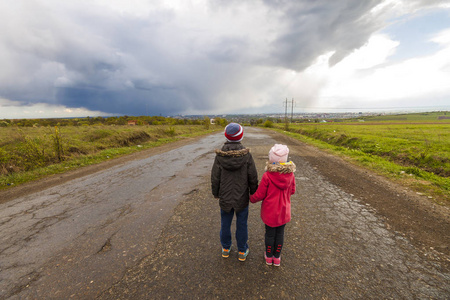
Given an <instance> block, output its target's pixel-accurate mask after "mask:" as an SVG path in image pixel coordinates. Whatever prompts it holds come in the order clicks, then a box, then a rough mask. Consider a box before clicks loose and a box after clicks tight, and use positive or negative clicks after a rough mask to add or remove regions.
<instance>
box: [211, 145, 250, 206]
mask: <svg viewBox="0 0 450 300" xmlns="http://www.w3.org/2000/svg"><path fill="white" fill-rule="evenodd" d="M257 188H258V174H257V172H256V167H255V162H254V161H253V157H252V155H251V154H250V151H249V149H247V148H245V147H244V146H243V145H242V144H241V143H239V142H237V143H236V142H226V143H225V144H224V145H223V147H222V149H221V150H216V158H215V160H214V165H213V167H212V170H211V189H212V194H213V195H214V197H215V198H219V199H220V200H219V205H220V208H221V209H222V210H224V211H226V212H230V211H231V209H232V208H234V210H235V211H237V212H239V211H241V210H243V209H244V208H246V207H247V206H248V202H249V198H250V196H249V194H253V193H254V192H256V190H257Z"/></svg>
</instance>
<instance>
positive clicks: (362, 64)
mask: <svg viewBox="0 0 450 300" xmlns="http://www.w3.org/2000/svg"><path fill="white" fill-rule="evenodd" d="M449 33H450V31H445V32H442V33H440V34H439V35H437V36H436V37H435V38H434V39H433V41H436V42H440V43H441V44H443V45H445V46H446V47H445V48H444V49H442V50H441V51H439V52H437V53H435V54H433V55H429V56H425V57H420V58H414V59H408V60H405V61H402V62H399V63H394V64H390V63H389V60H388V58H389V56H390V55H392V54H393V53H394V51H395V47H397V45H398V43H397V42H396V41H393V40H390V39H389V38H388V37H387V36H382V35H375V36H373V37H372V38H371V39H370V40H369V43H368V44H367V45H366V46H364V47H362V48H361V49H359V50H357V51H355V52H354V53H353V54H351V55H349V56H348V57H347V58H345V59H344V60H343V61H341V62H340V63H339V64H337V65H336V66H334V67H332V68H329V69H327V67H326V66H325V65H324V64H323V62H322V63H321V64H320V65H319V66H320V68H319V67H318V66H315V68H316V69H318V70H320V74H322V76H324V77H326V80H327V85H326V87H325V88H324V89H323V90H322V91H321V93H320V96H319V99H320V102H321V104H322V105H324V106H327V107H338V106H339V105H344V106H347V107H355V108H358V107H369V108H373V107H380V108H383V107H385V108H388V107H393V106H403V107H409V106H418V105H423V106H432V105H436V106H437V105H442V104H444V103H443V100H442V99H443V98H445V97H447V99H449V98H448V97H449V96H450V86H449V84H448V83H449V82H450V72H449V66H450V44H449V43H448V41H449V35H450V34H449ZM417 99H421V100H417ZM363 100H364V101H363ZM393 101H396V102H393ZM449 102H450V100H448V102H447V105H448V104H449Z"/></svg>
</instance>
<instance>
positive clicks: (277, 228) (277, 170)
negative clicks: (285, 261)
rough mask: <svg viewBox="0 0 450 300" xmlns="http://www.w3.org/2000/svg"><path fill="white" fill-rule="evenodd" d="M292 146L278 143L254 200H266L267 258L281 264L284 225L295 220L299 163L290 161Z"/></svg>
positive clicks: (251, 198) (264, 201)
mask: <svg viewBox="0 0 450 300" xmlns="http://www.w3.org/2000/svg"><path fill="white" fill-rule="evenodd" d="M288 154H289V148H288V147H287V146H286V145H281V144H275V145H274V146H273V147H272V149H270V151H269V162H268V163H266V172H265V173H264V174H263V176H262V179H261V182H260V184H259V186H258V189H257V191H256V192H255V193H254V194H253V195H251V197H250V201H251V202H252V203H256V202H258V201H262V204H261V219H262V221H263V222H264V224H265V226H266V234H265V244H266V250H265V252H264V258H265V260H266V263H267V264H268V265H272V263H273V265H275V266H277V267H278V266H280V263H281V249H282V247H283V240H284V227H285V226H286V223H288V222H289V221H290V220H291V195H292V194H294V193H295V176H294V172H295V164H294V163H293V162H291V161H289V162H288V160H287V158H288Z"/></svg>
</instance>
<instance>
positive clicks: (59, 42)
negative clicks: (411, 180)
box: [0, 0, 423, 115]
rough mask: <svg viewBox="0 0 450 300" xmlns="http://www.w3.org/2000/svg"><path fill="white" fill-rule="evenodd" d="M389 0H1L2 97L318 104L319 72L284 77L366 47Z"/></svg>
mask: <svg viewBox="0 0 450 300" xmlns="http://www.w3.org/2000/svg"><path fill="white" fill-rule="evenodd" d="M165 2H170V5H169V4H167V3H165ZM382 2H383V1H378V0H366V1H359V0H336V1H328V0H314V1H313V0H310V1H308V0H292V1H288V0H273V1H269V0H264V1H257V0H254V1H219V0H210V1H207V0H204V1H201V0H197V1H194V0H192V1H187V0H182V1H144V0H142V1H139V0H134V1H118V0H117V1H106V0H104V1H102V0H96V1H88V0H85V1H59V0H6V1H2V2H0V18H1V19H2V23H3V24H4V25H3V27H4V28H3V29H2V32H1V33H0V65H1V69H0V98H4V99H8V100H10V101H16V102H17V103H21V105H31V104H34V103H46V104H52V105H62V106H65V107H68V108H79V107H83V108H86V109H88V110H92V111H101V112H105V113H110V114H128V115H143V114H164V115H165V114H178V113H180V114H182V113H196V112H200V113H205V112H219V111H220V112H223V113H229V112H249V111H252V110H256V109H259V110H264V109H266V110H269V109H272V110H274V109H276V108H277V107H278V106H280V103H281V101H282V100H283V99H284V98H285V97H290V95H292V94H296V95H297V96H299V94H302V95H303V97H304V100H305V101H314V96H315V95H316V94H317V93H318V91H319V90H320V80H318V81H311V80H309V81H308V80H305V81H303V85H297V86H296V87H292V85H290V83H289V74H290V73H295V74H298V73H300V72H302V71H304V70H305V69H307V68H308V67H309V66H311V65H312V64H313V62H314V61H315V60H316V59H317V58H318V57H319V56H320V55H324V54H326V53H332V54H331V55H330V57H329V62H328V63H329V64H330V65H334V64H336V63H338V62H339V61H341V60H342V59H343V58H345V57H346V56H347V55H348V54H350V53H351V52H352V51H354V50H355V49H358V48H360V47H361V46H363V45H364V44H365V43H367V41H368V39H369V38H370V36H371V35H372V34H373V33H374V32H376V31H378V30H380V29H381V28H383V26H385V21H386V14H387V11H389V5H382V6H380V5H379V4H380V3H382ZM125 3H126V4H125ZM421 3H423V2H419V1H417V2H415V5H421ZM299 90H301V92H299ZM302 95H300V97H302Z"/></svg>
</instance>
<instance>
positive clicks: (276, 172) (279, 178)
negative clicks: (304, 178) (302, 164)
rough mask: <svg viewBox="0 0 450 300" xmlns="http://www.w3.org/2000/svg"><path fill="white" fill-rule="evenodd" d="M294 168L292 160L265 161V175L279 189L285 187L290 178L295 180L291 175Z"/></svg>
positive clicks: (288, 184) (289, 182) (287, 185)
mask: <svg viewBox="0 0 450 300" xmlns="http://www.w3.org/2000/svg"><path fill="white" fill-rule="evenodd" d="M295 170H296V168H295V164H294V162H292V161H290V162H288V163H284V164H279V163H272V164H271V163H269V162H266V171H267V172H268V173H267V175H268V176H269V179H270V181H271V182H272V183H273V184H274V185H275V186H276V187H277V188H279V189H280V190H285V189H287V188H288V187H289V186H290V185H291V182H292V180H295V176H292V174H293V173H294V172H295Z"/></svg>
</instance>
